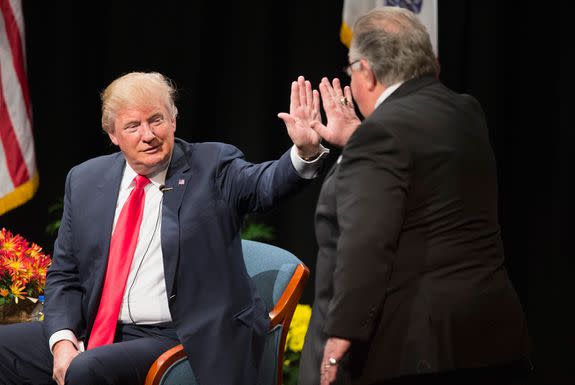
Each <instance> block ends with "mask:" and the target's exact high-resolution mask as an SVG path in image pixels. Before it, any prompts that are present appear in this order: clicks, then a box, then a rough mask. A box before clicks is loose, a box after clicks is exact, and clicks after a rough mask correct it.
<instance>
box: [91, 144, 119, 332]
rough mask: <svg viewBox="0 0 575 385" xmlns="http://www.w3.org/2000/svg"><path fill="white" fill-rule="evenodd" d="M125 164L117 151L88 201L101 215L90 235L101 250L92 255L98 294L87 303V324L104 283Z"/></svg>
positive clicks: (94, 283)
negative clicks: (88, 311)
mask: <svg viewBox="0 0 575 385" xmlns="http://www.w3.org/2000/svg"><path fill="white" fill-rule="evenodd" d="M125 164H126V161H125V159H124V157H123V156H122V154H121V153H118V154H117V157H116V158H115V159H114V160H113V163H112V165H111V167H110V171H109V172H107V173H106V174H104V175H103V176H102V177H101V178H100V180H99V182H98V183H97V185H96V194H95V195H94V197H93V199H94V200H93V201H92V202H90V204H91V205H96V207H98V210H99V212H101V213H102V214H103V215H102V218H101V221H98V223H97V224H96V223H95V222H94V233H93V234H91V235H90V236H95V239H96V242H98V245H100V247H99V249H100V250H101V252H100V253H99V254H98V255H95V256H94V258H95V259H96V260H95V261H94V272H93V275H92V277H93V278H94V281H93V285H94V286H93V287H94V291H93V292H94V293H98V295H97V296H94V297H93V301H94V302H93V303H92V302H91V303H90V304H89V307H90V308H91V309H92V308H93V311H92V312H90V313H89V317H90V319H88V325H91V324H92V322H93V319H94V317H95V316H96V310H97V306H98V303H99V301H100V293H101V292H102V287H103V285H104V276H105V274H106V266H107V264H108V251H109V250H110V240H111V238H112V228H113V226H114V215H115V213H116V203H117V201H118V194H119V193H120V184H121V182H122V175H123V173H124V166H125ZM87 220H93V218H87Z"/></svg>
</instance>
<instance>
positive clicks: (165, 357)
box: [145, 344, 186, 385]
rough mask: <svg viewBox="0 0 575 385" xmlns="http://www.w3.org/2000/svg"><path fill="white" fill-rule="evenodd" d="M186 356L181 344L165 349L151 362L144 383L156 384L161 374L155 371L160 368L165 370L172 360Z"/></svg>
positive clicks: (147, 384) (148, 384)
mask: <svg viewBox="0 0 575 385" xmlns="http://www.w3.org/2000/svg"><path fill="white" fill-rule="evenodd" d="M184 357H186V352H185V351H184V346H183V345H182V344H180V345H177V346H174V347H173V348H171V349H170V350H166V351H165V352H164V353H163V354H162V355H161V356H160V357H158V358H157V359H156V361H155V362H154V363H153V364H152V367H151V368H150V370H149V371H148V375H147V376H146V383H145V385H158V384H159V383H160V380H161V379H162V376H158V375H157V373H158V371H160V370H163V371H165V370H166V369H167V368H169V367H170V366H171V365H172V364H173V363H174V362H176V361H178V360H180V359H182V358H184Z"/></svg>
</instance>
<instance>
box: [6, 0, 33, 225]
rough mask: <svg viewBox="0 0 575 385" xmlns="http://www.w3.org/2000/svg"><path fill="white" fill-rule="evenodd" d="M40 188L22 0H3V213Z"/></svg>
mask: <svg viewBox="0 0 575 385" xmlns="http://www.w3.org/2000/svg"><path fill="white" fill-rule="evenodd" d="M37 188H38V170H37V168H36V159H35V155H34V138H33V136H32V111H31V104H30V94H29V91H28V79H27V76H26V55H25V40H24V17H23V14H22V0H0V215H2V214H3V213H5V212H6V211H9V210H11V209H13V208H15V207H17V206H19V205H21V204H23V203H24V202H26V201H28V200H29V199H30V198H32V196H34V193H35V192H36V190H37Z"/></svg>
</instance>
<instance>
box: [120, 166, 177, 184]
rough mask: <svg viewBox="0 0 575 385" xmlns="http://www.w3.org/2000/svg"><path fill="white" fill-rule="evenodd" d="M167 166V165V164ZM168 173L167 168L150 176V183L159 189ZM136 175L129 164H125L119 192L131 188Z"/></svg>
mask: <svg viewBox="0 0 575 385" xmlns="http://www.w3.org/2000/svg"><path fill="white" fill-rule="evenodd" d="M168 164H169V163H168ZM167 173H168V167H166V168H164V169H163V170H160V171H158V172H157V173H155V174H154V175H152V176H149V177H148V179H150V182H152V184H153V185H154V186H156V187H160V186H162V185H163V184H164V182H165V181H166V175H167ZM136 175H138V174H137V173H136V172H135V171H134V169H133V168H132V167H130V164H129V163H128V162H126V168H124V176H123V177H122V183H121V184H120V190H123V189H127V188H128V187H131V186H132V185H133V183H134V178H135V177H136Z"/></svg>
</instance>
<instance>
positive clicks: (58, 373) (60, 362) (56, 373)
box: [52, 340, 80, 385]
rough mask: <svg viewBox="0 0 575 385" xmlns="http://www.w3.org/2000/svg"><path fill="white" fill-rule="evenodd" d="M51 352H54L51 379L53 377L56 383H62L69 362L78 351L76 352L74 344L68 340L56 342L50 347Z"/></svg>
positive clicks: (61, 384)
mask: <svg viewBox="0 0 575 385" xmlns="http://www.w3.org/2000/svg"><path fill="white" fill-rule="evenodd" d="M52 353H53V354H54V369H53V372H52V379H54V381H56V383H58V385H64V380H65V378H66V372H67V371H68V368H69V367H70V363H71V362H72V360H73V359H74V358H76V356H77V355H78V354H80V353H79V352H78V349H76V346H74V344H73V343H72V342H71V341H68V340H61V341H58V342H56V344H55V345H54V347H53V348H52Z"/></svg>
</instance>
